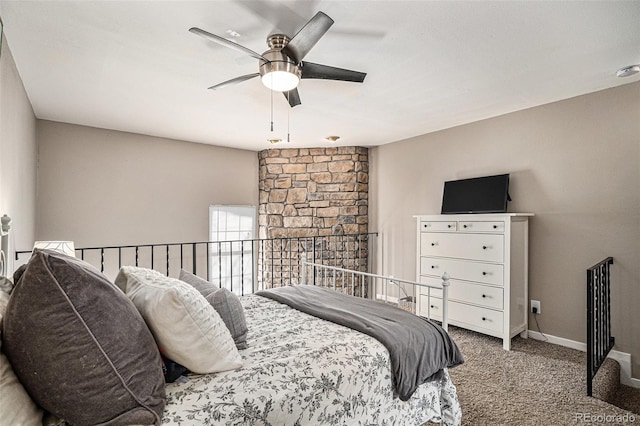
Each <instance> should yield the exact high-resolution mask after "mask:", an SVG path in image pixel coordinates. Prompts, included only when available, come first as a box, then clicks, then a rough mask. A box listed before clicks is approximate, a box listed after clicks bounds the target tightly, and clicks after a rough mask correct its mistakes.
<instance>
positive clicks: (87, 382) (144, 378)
mask: <svg viewBox="0 0 640 426" xmlns="http://www.w3.org/2000/svg"><path fill="white" fill-rule="evenodd" d="M2 349H3V351H4V352H5V354H6V355H7V358H9V361H10V362H11V365H12V366H13V368H14V370H15V372H16V375H17V376H18V378H19V379H20V381H21V382H22V384H23V385H24V387H25V388H26V389H27V391H28V392H29V394H30V395H31V397H32V398H33V400H34V401H35V402H36V403H37V404H38V405H40V406H41V407H42V408H44V409H45V410H47V411H49V412H51V413H52V414H54V415H56V416H58V417H60V418H63V419H65V420H66V421H68V422H69V423H71V424H105V425H107V424H108V425H115V424H119V425H120V424H147V425H148V424H160V421H161V418H162V411H163V409H164V404H165V389H164V386H165V385H164V377H163V374H162V363H161V359H160V354H159V352H158V349H157V346H156V344H155V341H154V339H153V336H152V335H151V332H150V331H149V329H148V328H147V326H146V324H145V322H144V320H143V319H142V317H141V316H140V314H139V313H138V310H137V309H136V307H135V306H134V305H133V303H132V302H131V301H130V300H129V299H128V298H127V297H126V296H125V295H124V293H122V291H120V290H119V289H118V288H117V287H116V286H115V285H113V284H112V283H110V282H109V281H108V280H107V278H106V277H105V276H104V275H102V274H101V273H100V272H98V271H97V270H96V269H94V268H93V267H91V266H90V265H89V264H87V263H85V262H83V261H81V260H78V259H75V258H73V257H69V256H66V255H64V254H61V253H57V252H54V251H49V250H34V253H33V256H32V257H31V259H30V260H29V263H28V264H27V267H26V269H25V270H24V273H23V274H22V276H21V277H20V279H19V280H18V282H17V284H16V287H15V288H14V290H13V293H12V295H11V299H10V301H9V304H8V305H7V312H6V315H5V317H4V333H3V347H2Z"/></svg>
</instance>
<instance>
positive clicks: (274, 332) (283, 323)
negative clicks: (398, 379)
mask: <svg viewBox="0 0 640 426" xmlns="http://www.w3.org/2000/svg"><path fill="white" fill-rule="evenodd" d="M241 301H242V304H243V306H244V309H245V314H246V317H247V326H248V328H249V334H248V336H247V342H248V344H249V348H247V349H245V350H242V351H240V354H241V355H242V358H243V361H244V367H243V368H241V369H238V370H234V371H227V372H223V373H217V374H207V375H193V374H191V375H189V376H188V381H186V382H185V383H171V384H168V385H167V405H166V407H165V410H164V414H163V419H162V423H163V424H167V425H183V426H185V425H240V424H244V425H254V424H255V425H274V426H275V425H323V424H324V425H421V424H422V423H424V422H426V421H428V420H431V421H435V422H440V421H442V422H443V423H444V424H446V425H459V424H460V422H461V417H462V413H461V410H460V405H459V403H458V396H457V394H456V390H455V387H454V385H453V383H451V380H450V378H449V374H448V372H447V371H446V370H443V372H442V374H441V375H440V378H439V379H437V380H434V381H432V382H429V383H425V384H424V385H422V386H420V388H419V389H418V390H417V391H416V392H415V393H414V395H413V396H412V397H411V399H409V401H407V402H402V401H400V399H398V398H397V397H396V396H394V395H393V385H392V382H391V373H390V360H389V353H388V352H387V350H386V349H385V347H384V346H383V345H382V344H381V343H380V342H378V341H377V340H375V339H373V338H372V337H369V336H367V335H365V334H362V333H359V332H357V331H354V330H351V329H349V328H345V327H343V326H340V325H337V324H333V323H331V322H327V321H324V320H321V319H319V318H315V317H312V316H309V315H307V314H304V313H302V312H299V311H297V310H295V309H292V308H290V307H288V306H286V305H283V304H280V303H278V302H275V301H273V300H270V299H266V298H264V297H261V296H256V295H248V296H243V297H241Z"/></svg>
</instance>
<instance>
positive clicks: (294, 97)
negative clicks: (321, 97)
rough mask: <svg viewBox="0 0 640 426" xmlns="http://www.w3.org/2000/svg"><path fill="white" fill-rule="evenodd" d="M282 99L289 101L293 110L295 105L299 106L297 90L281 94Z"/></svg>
mask: <svg viewBox="0 0 640 426" xmlns="http://www.w3.org/2000/svg"><path fill="white" fill-rule="evenodd" d="M282 94H283V95H284V97H285V98H286V99H287V101H289V105H290V106H291V108H293V107H294V106H296V105H300V104H301V103H302V102H300V94H299V93H298V88H297V87H296V88H295V89H291V90H289V91H288V92H282Z"/></svg>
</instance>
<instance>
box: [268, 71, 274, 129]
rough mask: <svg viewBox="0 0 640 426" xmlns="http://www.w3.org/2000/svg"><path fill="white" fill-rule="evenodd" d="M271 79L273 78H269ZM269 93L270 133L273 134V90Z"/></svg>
mask: <svg viewBox="0 0 640 426" xmlns="http://www.w3.org/2000/svg"><path fill="white" fill-rule="evenodd" d="M271 78H272V79H273V76H272V77H271ZM269 91H270V92H271V131H272V132H273V90H269Z"/></svg>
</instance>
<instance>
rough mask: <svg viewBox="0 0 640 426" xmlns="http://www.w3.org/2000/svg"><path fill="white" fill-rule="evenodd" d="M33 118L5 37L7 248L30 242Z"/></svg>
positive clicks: (0, 82)
mask: <svg viewBox="0 0 640 426" xmlns="http://www.w3.org/2000/svg"><path fill="white" fill-rule="evenodd" d="M36 164H37V163H36V118H35V115H34V114H33V109H32V108H31V103H30V102H29V98H28V97H27V94H26V92H25V90H24V86H23V85H22V80H21V79H20V75H19V74H18V70H17V69H16V64H15V62H14V60H13V56H12V55H11V50H10V48H9V45H8V44H7V40H6V39H5V38H4V37H2V52H1V53H0V216H2V215H3V214H8V215H9V216H11V217H12V218H13V223H12V230H11V237H10V240H9V242H10V244H11V247H12V248H10V249H15V247H27V248H30V247H31V246H32V245H33V239H34V233H35V223H36V219H35V216H36Z"/></svg>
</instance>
